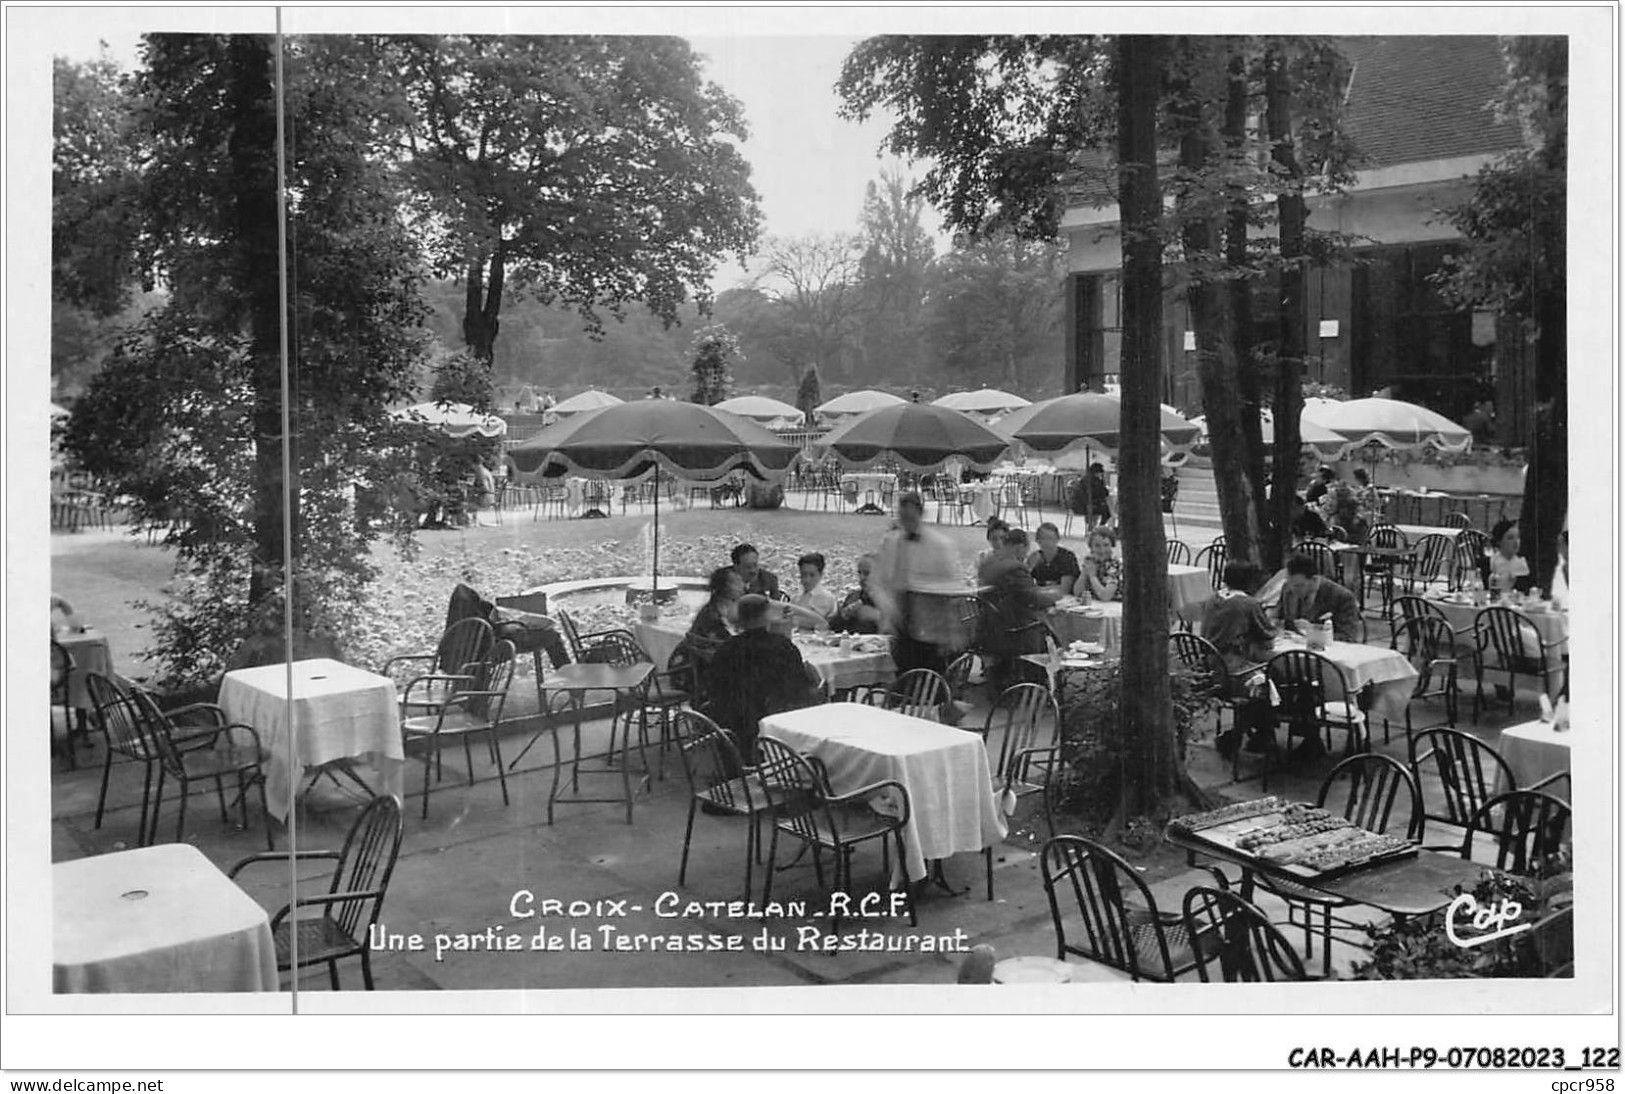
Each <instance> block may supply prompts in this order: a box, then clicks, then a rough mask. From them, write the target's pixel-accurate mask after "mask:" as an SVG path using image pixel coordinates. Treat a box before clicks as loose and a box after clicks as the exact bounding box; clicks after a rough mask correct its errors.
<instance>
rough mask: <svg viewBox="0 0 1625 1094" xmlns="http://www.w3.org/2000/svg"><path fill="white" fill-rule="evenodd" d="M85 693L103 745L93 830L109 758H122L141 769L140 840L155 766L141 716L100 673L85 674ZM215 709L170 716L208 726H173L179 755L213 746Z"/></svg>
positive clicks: (108, 771)
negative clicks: (195, 718)
mask: <svg viewBox="0 0 1625 1094" xmlns="http://www.w3.org/2000/svg"><path fill="white" fill-rule="evenodd" d="M85 690H86V691H87V692H89V694H90V704H91V707H92V709H93V711H94V716H95V719H96V728H97V729H99V730H100V731H101V734H102V746H103V749H102V785H101V790H100V792H99V793H98V794H97V796H96V822H95V827H96V828H100V827H101V826H102V814H103V812H104V811H105V809H106V807H107V784H108V781H109V780H110V779H111V778H112V774H113V757H114V756H123V757H125V758H126V759H129V760H134V761H135V762H137V763H139V764H141V765H142V768H143V772H142V774H143V779H142V784H141V822H140V827H139V829H138V831H139V832H140V833H141V836H140V838H141V839H143V840H144V839H145V838H146V831H147V810H148V808H149V806H150V804H151V801H152V784H153V778H152V776H153V773H154V771H156V770H157V767H158V753H157V752H156V751H155V750H154V749H153V747H152V746H151V744H150V743H149V742H148V740H147V738H146V737H145V736H144V735H143V734H142V732H141V719H142V717H143V714H142V712H141V710H140V708H139V707H137V706H136V705H135V701H134V699H132V698H131V696H130V695H129V693H128V692H126V691H125V690H124V689H122V688H120V687H119V685H118V684H117V683H115V682H114V681H113V680H111V679H109V678H108V677H106V676H102V675H101V674H100V673H94V672H93V673H89V674H88V675H86V677H85ZM219 709H220V708H219V707H215V706H212V705H207V704H204V705H199V706H197V707H195V708H194V707H182V708H180V710H179V711H176V712H174V714H179V715H181V716H184V717H191V716H192V715H193V714H194V712H195V713H197V714H207V715H208V716H209V724H205V725H199V726H195V727H193V726H183V727H177V729H176V732H174V733H172V734H171V735H170V742H171V743H172V744H173V745H174V746H175V748H176V749H177V750H178V751H181V752H187V751H190V750H192V749H195V748H208V747H209V746H211V745H212V744H213V743H214V738H215V734H216V733H217V732H218V731H219V729H220V728H221V726H222V725H224V720H225V718H224V713H223V712H222V713H221V715H220V717H219V718H218V719H217V718H215V716H214V712H216V711H219ZM172 716H173V715H172Z"/></svg>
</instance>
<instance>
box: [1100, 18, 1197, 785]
mask: <svg viewBox="0 0 1625 1094" xmlns="http://www.w3.org/2000/svg"><path fill="white" fill-rule="evenodd" d="M1166 52H1167V39H1165V38H1160V37H1151V36H1137V35H1127V36H1124V37H1121V38H1119V39H1118V40H1117V73H1116V75H1117V84H1118V104H1117V158H1118V174H1117V179H1118V182H1117V193H1118V205H1119V208H1120V209H1121V211H1122V231H1123V369H1122V378H1121V384H1122V406H1123V411H1122V414H1123V417H1122V432H1121V435H1122V449H1121V452H1120V454H1119V467H1120V480H1119V487H1118V518H1119V521H1120V524H1121V527H1122V533H1123V543H1124V544H1125V549H1124V559H1123V640H1122V641H1123V677H1122V679H1123V683H1122V688H1123V695H1122V706H1121V709H1122V717H1123V727H1122V730H1123V740H1124V743H1125V746H1126V749H1125V756H1126V759H1125V764H1124V771H1123V801H1122V809H1121V812H1122V813H1123V814H1124V815H1126V816H1135V815H1141V814H1152V813H1155V812H1156V810H1157V808H1158V806H1159V805H1161V804H1162V803H1164V802H1166V801H1167V800H1168V799H1169V798H1171V797H1172V796H1173V795H1174V793H1175V792H1176V791H1177V790H1178V789H1179V787H1180V783H1181V775H1182V772H1181V771H1180V768H1179V757H1178V750H1177V747H1176V742H1175V739H1174V725H1173V703H1172V698H1171V693H1170V689H1169V684H1168V565H1167V555H1166V553H1165V551H1166V547H1165V540H1164V538H1163V531H1162V506H1161V494H1160V486H1161V471H1162V458H1161V457H1162V453H1161V440H1160V436H1161V434H1160V428H1159V426H1160V421H1161V408H1160V403H1161V397H1160V392H1161V388H1162V382H1161V373H1162V368H1161V352H1160V351H1161V342H1162V337H1161V335H1162V237H1161V231H1160V224H1159V221H1160V218H1161V216H1162V197H1161V193H1160V189H1159V186H1158V183H1157V99H1158V95H1159V91H1160V84H1161V75H1162V65H1163V58H1164V56H1165V54H1166Z"/></svg>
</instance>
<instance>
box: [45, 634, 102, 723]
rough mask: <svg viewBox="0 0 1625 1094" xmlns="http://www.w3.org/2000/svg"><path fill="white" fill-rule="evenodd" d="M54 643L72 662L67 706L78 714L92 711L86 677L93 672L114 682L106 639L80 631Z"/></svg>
mask: <svg viewBox="0 0 1625 1094" xmlns="http://www.w3.org/2000/svg"><path fill="white" fill-rule="evenodd" d="M56 640H57V644H58V645H60V646H61V647H62V648H63V649H65V650H67V651H68V656H69V657H71V658H73V672H72V673H70V674H69V676H68V705H69V706H70V707H74V708H77V709H79V710H91V709H93V708H94V704H93V703H91V701H90V689H88V688H86V687H85V677H86V676H88V675H89V674H90V673H93V672H94V673H96V674H97V675H98V676H105V677H107V678H108V679H109V680H111V679H112V678H113V651H112V648H111V647H109V646H108V644H107V636H106V635H105V634H103V633H102V632H101V631H98V630H94V629H89V628H87V629H85V630H83V631H64V632H63V633H61V634H59V635H56Z"/></svg>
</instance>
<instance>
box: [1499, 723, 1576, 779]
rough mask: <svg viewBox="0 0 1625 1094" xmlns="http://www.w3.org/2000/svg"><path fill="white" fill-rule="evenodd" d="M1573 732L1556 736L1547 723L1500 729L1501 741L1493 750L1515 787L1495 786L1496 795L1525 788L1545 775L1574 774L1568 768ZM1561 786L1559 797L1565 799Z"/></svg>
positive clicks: (1557, 733)
mask: <svg viewBox="0 0 1625 1094" xmlns="http://www.w3.org/2000/svg"><path fill="white" fill-rule="evenodd" d="M1573 732H1574V731H1573V730H1568V729H1566V730H1564V731H1562V732H1561V733H1559V732H1558V731H1557V730H1556V729H1553V728H1552V724H1551V723H1550V722H1538V721H1537V722H1525V723H1524V724H1523V725H1520V726H1508V727H1507V728H1505V729H1503V730H1502V731H1501V740H1500V741H1499V742H1498V743H1497V744H1496V746H1495V750H1496V751H1497V752H1499V753H1500V754H1501V759H1503V760H1505V761H1506V762H1507V766H1508V767H1510V768H1511V769H1512V777H1513V778H1514V779H1517V780H1518V785H1517V786H1516V787H1512V786H1500V785H1497V786H1496V788H1495V792H1496V793H1497V794H1501V793H1504V792H1506V791H1508V790H1517V789H1521V788H1526V787H1529V786H1531V785H1533V784H1534V783H1537V782H1539V781H1540V780H1542V779H1544V778H1546V777H1547V776H1548V775H1556V774H1557V773H1558V772H1560V771H1571V770H1573V769H1572V768H1571V767H1570V766H1569V737H1570V736H1571V735H1572V734H1573ZM1561 786H1562V784H1561V783H1560V784H1559V789H1558V796H1559V797H1564V796H1566V795H1565V794H1564V793H1563V791H1562V789H1561ZM1548 792H1549V791H1548Z"/></svg>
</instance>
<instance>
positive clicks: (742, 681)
mask: <svg viewBox="0 0 1625 1094" xmlns="http://www.w3.org/2000/svg"><path fill="white" fill-rule="evenodd" d="M771 607H772V602H771V601H770V600H768V599H767V597H765V596H758V595H756V594H755V593H749V594H746V595H745V596H744V597H742V598H741V599H740V601H739V626H740V628H741V629H740V633H738V634H736V635H734V636H733V637H732V638H730V639H728V641H726V642H724V643H723V644H722V648H721V649H719V650H718V651H717V653H716V656H715V657H713V658H712V659H711V664H710V665H709V666H708V667H707V668H706V670H705V680H706V686H705V693H706V695H707V696H709V699H708V701H707V702H706V705H705V710H704V711H703V713H705V714H706V715H707V716H708V717H710V719H711V720H712V721H714V722H716V723H717V725H719V726H721V727H723V728H724V729H726V730H729V731H730V732H732V733H733V735H734V740H735V741H737V742H738V744H739V754H740V756H741V757H742V758H743V759H744V761H745V763H747V764H749V763H754V762H755V755H756V734H757V731H758V729H759V728H760V722H761V720H762V719H763V718H764V717H766V716H767V715H769V714H777V713H779V712H780V711H785V710H798V709H800V708H801V707H804V706H809V705H811V704H812V703H813V701H814V698H815V697H814V695H813V692H812V685H810V684H809V683H808V681H807V672H806V667H805V664H804V663H803V662H802V660H801V652H800V651H799V650H797V649H796V644H795V643H794V642H792V641H790V639H788V638H786V637H784V636H783V635H782V634H774V633H773V632H772V631H770V630H769V629H768V623H769V622H770V619H771V611H770V609H771Z"/></svg>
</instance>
